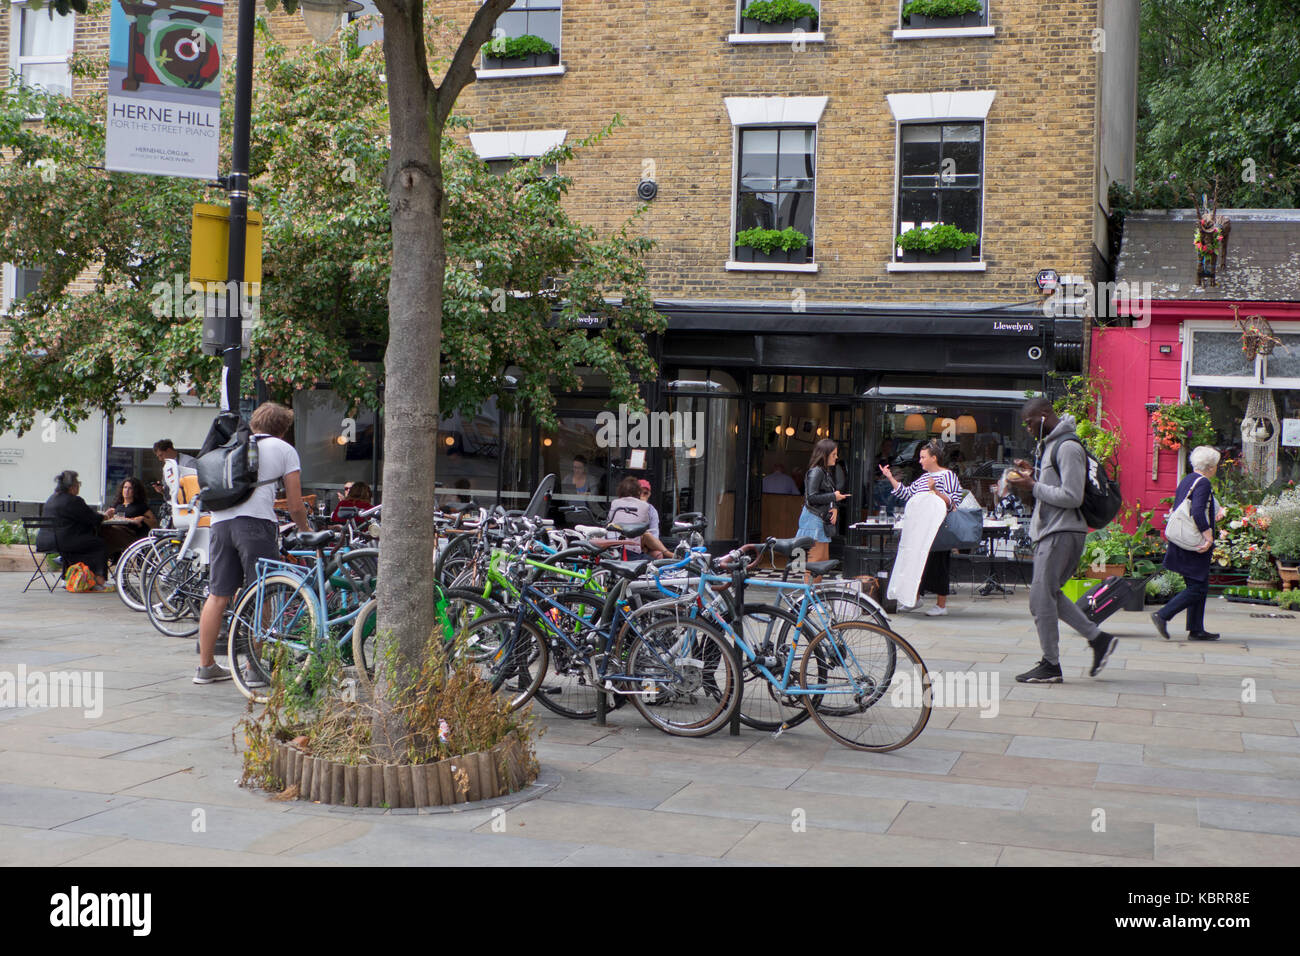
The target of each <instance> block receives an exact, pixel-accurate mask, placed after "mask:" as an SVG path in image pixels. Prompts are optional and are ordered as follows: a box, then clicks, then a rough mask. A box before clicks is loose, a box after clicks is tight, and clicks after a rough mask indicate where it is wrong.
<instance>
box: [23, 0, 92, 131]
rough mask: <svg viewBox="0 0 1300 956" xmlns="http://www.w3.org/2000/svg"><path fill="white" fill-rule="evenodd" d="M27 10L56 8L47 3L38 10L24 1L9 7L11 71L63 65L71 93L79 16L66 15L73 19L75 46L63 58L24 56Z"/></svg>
mask: <svg viewBox="0 0 1300 956" xmlns="http://www.w3.org/2000/svg"><path fill="white" fill-rule="evenodd" d="M27 9H30V10H31V11H32V12H33V13H47V11H53V9H54V7H53V6H52V5H51V4H50V3H48V2H47V3H46V4H45V6H44V7H42V8H40V9H37V8H36V7H32V6H29V5H28V4H27V3H24V2H22V0H15V2H14V3H13V4H12V5H11V6H10V7H9V69H10V71H11V72H13V73H21V72H22V71H21V68H22V67H23V66H59V65H62V66H63V68H64V72H65V73H66V74H67V78H68V90H69V91H71V90H72V70H71V69H70V68H69V66H68V63H69V61H70V60H71V59H72V53H73V50H74V49H75V48H76V42H77V15H76V14H75V13H68V14H66V16H68V17H70V18H71V19H72V43H73V45H72V46H71V47H69V48H68V52H67V53H65V54H64V55H62V56H54V55H51V54H41V55H38V56H22V55H21V53H20V51H21V50H22V42H23V38H22V36H21V30H22V12H23V10H27ZM47 15H48V14H47ZM57 15H58V14H55V16H57ZM28 118H29V119H40V116H39V115H38V116H32V117H28Z"/></svg>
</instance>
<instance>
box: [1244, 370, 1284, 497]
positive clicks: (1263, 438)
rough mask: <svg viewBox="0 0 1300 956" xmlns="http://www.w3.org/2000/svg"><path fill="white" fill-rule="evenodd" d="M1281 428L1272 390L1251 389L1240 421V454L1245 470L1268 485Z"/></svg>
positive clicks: (1275, 471) (1272, 478) (1275, 468)
mask: <svg viewBox="0 0 1300 956" xmlns="http://www.w3.org/2000/svg"><path fill="white" fill-rule="evenodd" d="M1280 433H1281V428H1280V427H1279V423H1278V420H1277V405H1276V404H1275V403H1274V401H1273V392H1272V390H1271V389H1267V388H1252V389H1251V390H1250V401H1249V402H1247V403H1246V414H1245V417H1244V418H1243V419H1242V421H1241V453H1242V457H1243V458H1244V459H1245V462H1246V470H1247V471H1249V472H1250V473H1251V474H1253V475H1254V476H1255V477H1256V478H1257V479H1258V480H1259V481H1260V482H1261V483H1263V484H1265V485H1271V484H1272V483H1273V480H1274V479H1275V478H1277V442H1278V438H1279V437H1280Z"/></svg>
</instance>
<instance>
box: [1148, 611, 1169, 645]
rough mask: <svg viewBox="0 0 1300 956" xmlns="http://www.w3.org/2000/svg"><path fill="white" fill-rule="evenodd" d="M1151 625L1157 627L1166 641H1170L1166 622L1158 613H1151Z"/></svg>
mask: <svg viewBox="0 0 1300 956" xmlns="http://www.w3.org/2000/svg"><path fill="white" fill-rule="evenodd" d="M1151 623H1152V624H1154V625H1155V626H1156V632H1157V633H1158V634H1159V635H1160V636H1161V637H1163V638H1164V639H1165V640H1166V641H1167V640H1169V628H1168V627H1166V626H1165V625H1166V623H1167V622H1166V621H1165V619H1164V618H1163V617H1161V616H1160V615H1159V614H1157V613H1156V612H1154V611H1152V612H1151Z"/></svg>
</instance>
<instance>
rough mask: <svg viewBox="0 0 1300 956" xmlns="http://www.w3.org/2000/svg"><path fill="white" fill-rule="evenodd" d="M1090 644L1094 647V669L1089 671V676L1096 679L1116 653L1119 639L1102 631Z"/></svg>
mask: <svg viewBox="0 0 1300 956" xmlns="http://www.w3.org/2000/svg"><path fill="white" fill-rule="evenodd" d="M1088 644H1089V645H1090V646H1091V647H1092V667H1091V668H1090V669H1089V670H1088V676H1089V677H1096V676H1097V675H1098V674H1100V673H1101V669H1102V668H1103V667H1105V666H1106V661H1108V660H1110V655H1111V654H1113V653H1115V648H1116V647H1118V646H1119V638H1118V637H1116V636H1115V635H1114V634H1107V633H1106V632H1105V631H1102V632H1101V633H1100V634H1098V635H1097V636H1096V637H1094V638H1093V639H1092V640H1090V641H1089V642H1088Z"/></svg>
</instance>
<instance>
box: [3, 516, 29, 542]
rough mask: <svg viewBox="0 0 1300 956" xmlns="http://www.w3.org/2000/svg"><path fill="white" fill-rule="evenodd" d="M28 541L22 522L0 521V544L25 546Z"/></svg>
mask: <svg viewBox="0 0 1300 956" xmlns="http://www.w3.org/2000/svg"><path fill="white" fill-rule="evenodd" d="M26 541H27V535H26V533H25V532H24V531H23V523H22V522H21V521H0V544H24V543H26Z"/></svg>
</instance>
